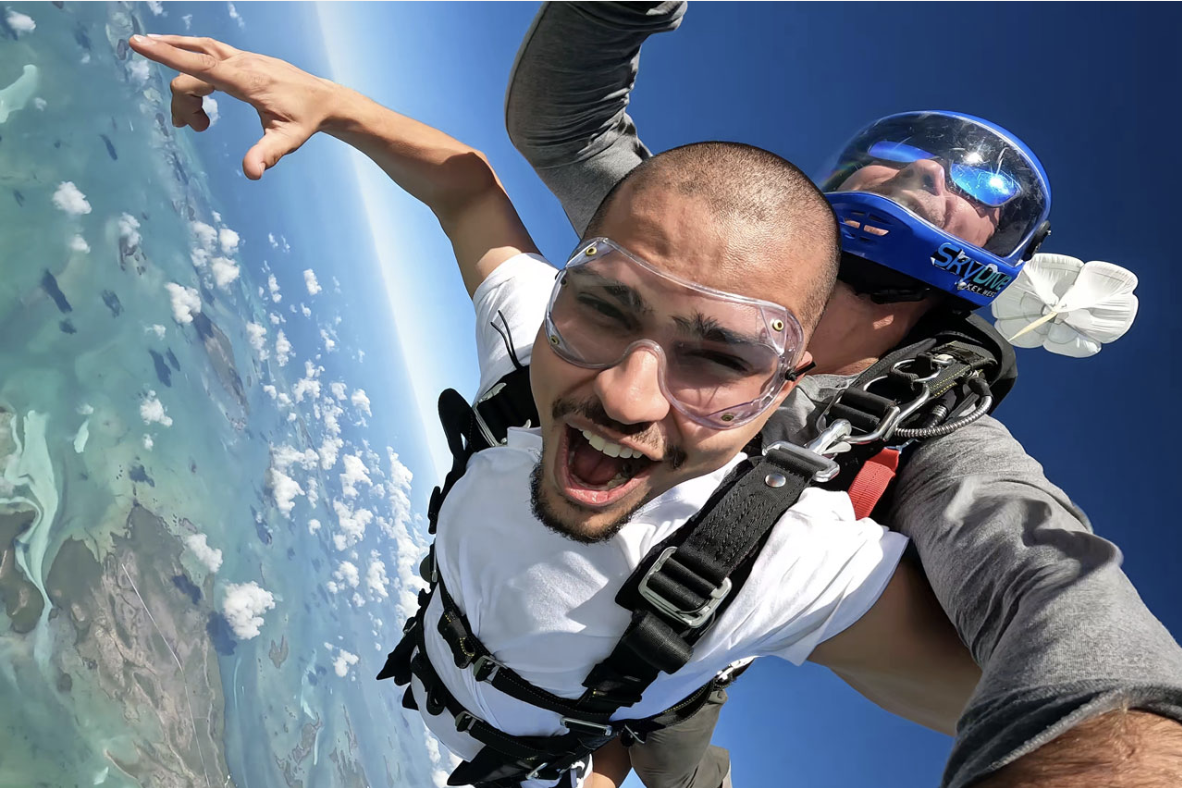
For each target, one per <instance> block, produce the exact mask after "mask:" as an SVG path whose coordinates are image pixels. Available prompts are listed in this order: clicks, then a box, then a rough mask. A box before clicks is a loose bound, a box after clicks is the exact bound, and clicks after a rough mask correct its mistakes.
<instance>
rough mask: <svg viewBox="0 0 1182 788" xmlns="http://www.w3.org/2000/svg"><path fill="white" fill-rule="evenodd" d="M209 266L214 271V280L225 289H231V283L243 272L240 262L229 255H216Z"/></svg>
mask: <svg viewBox="0 0 1182 788" xmlns="http://www.w3.org/2000/svg"><path fill="white" fill-rule="evenodd" d="M209 266H210V270H212V271H213V281H214V282H215V283H216V284H217V286H218V287H220V288H221V289H223V290H229V289H230V287H229V286H230V284H231V283H233V282H234V280H236V279H237V278H238V275H239V274H240V273H242V272H241V271H240V270H239V268H238V264H237V263H235V262H234V261H233V260H231V259H229V258H228V257H215V258H213V259H212V260H210V261H209Z"/></svg>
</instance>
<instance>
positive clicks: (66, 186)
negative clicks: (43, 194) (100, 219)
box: [10, 12, 90, 216]
mask: <svg viewBox="0 0 1182 788" xmlns="http://www.w3.org/2000/svg"><path fill="white" fill-rule="evenodd" d="M10 13H12V12H10ZM21 16H24V15H23V14H21ZM53 204H54V205H55V206H56V207H57V209H58V210H59V211H65V212H66V213H68V214H70V215H72V216H81V215H82V214H86V213H90V203H88V202H87V201H86V195H85V194H83V193H82V191H81V190H80V189H79V188H78V187H77V186H75V185H74V182H73V181H62V182H61V183H59V184H58V187H57V191H55V192H54V193H53Z"/></svg>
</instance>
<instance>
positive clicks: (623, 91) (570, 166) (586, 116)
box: [505, 2, 685, 236]
mask: <svg viewBox="0 0 1182 788" xmlns="http://www.w3.org/2000/svg"><path fill="white" fill-rule="evenodd" d="M684 14H685V3H684V2H671V3H606V2H605V3H546V4H544V5H543V6H542V9H541V10H540V11H539V12H538V15H537V16H536V17H535V18H534V22H533V25H531V26H530V29H529V32H528V33H526V35H525V40H524V41H522V43H521V48H520V49H519V50H518V52H517V60H516V62H515V63H514V65H513V75H512V76H511V77H510V79H509V88H508V90H507V91H506V94H505V125H506V127H507V128H508V130H509V139H510V140H511V141H512V142H513V144H514V145H515V146H516V147H517V149H518V150H519V151H521V153H522V154H523V155H524V156H525V158H526V159H527V160H528V161H529V163H530V164H532V165H533V167H534V169H535V170H536V171H537V173H538V175H539V176H541V178H542V181H543V182H544V183H545V184H546V186H547V187H548V188H549V189H550V191H552V192H553V193H554V195H555V196H556V197H558V199H559V201H560V202H561V203H562V206H563V208H565V209H566V215H567V218H569V219H570V222H571V224H572V225H574V228H575V231H576V232H578V233H579V234H580V236H581V235H582V233H583V231H584V230H585V229H586V228H587V223H588V222H590V221H591V217H592V216H593V215H594V214H595V209H596V208H598V207H599V204H600V203H601V202H603V198H604V197H606V196H607V193H608V192H609V191H611V189H612V187H613V186H615V185H616V184H617V183H619V181H620V180H621V179H622V178H623V177H624V176H625V175H627V174H628V173H629V172H631V170H632V168H634V167H635V166H636V165H638V164H640V162H642V161H644V160H645V159H647V158H648V157H649V156H650V155H652V154H650V153H649V150H648V148H646V147H644V145H643V143H641V141H640V137H638V136H637V134H636V126H635V125H634V124H633V123H632V118H630V117H628V113H627V109H628V97H629V95H630V94H631V92H632V88H633V86H634V85H635V84H636V72H637V70H638V69H639V68H640V45H641V44H643V43H644V41H645V39H647V38H648V37H649V36H650V35H652V34H653V33H660V32H663V31H666V30H675V29H676V28H677V26H678V25H680V24H681V17H682V16H683V15H684Z"/></svg>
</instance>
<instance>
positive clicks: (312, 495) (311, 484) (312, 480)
mask: <svg viewBox="0 0 1182 788" xmlns="http://www.w3.org/2000/svg"><path fill="white" fill-rule="evenodd" d="M292 415H295V414H292ZM317 457H319V455H317ZM319 500H320V485H319V484H318V483H317V482H316V477H315V476H309V477H308V506H311V507H313V508H315V506H316V502H317V501H319Z"/></svg>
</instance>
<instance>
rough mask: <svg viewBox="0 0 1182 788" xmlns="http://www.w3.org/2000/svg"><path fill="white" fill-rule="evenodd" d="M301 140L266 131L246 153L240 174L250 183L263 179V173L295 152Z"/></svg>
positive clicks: (301, 142)
mask: <svg viewBox="0 0 1182 788" xmlns="http://www.w3.org/2000/svg"><path fill="white" fill-rule="evenodd" d="M301 144H303V140H295V139H293V138H292V137H290V136H288V135H286V134H280V133H278V132H275V131H267V133H265V134H264V135H263V138H262V139H261V140H259V141H258V142H256V143H255V144H254V147H252V148H251V149H250V150H248V151H247V152H246V156H245V157H244V158H243V159H242V172H243V173H244V174H245V175H246V177H247V178H250V179H251V180H252V181H257V180H258V179H259V178H261V177H263V173H264V172H266V171H267V170H269V169H271V168H272V167H274V166H275V165H276V164H277V163H278V162H279V160H280V159H282V158H283V157H284V156H286V155H287V154H289V153H291V152H292V151H294V150H296V149H297V148H299V147H300V145H301Z"/></svg>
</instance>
